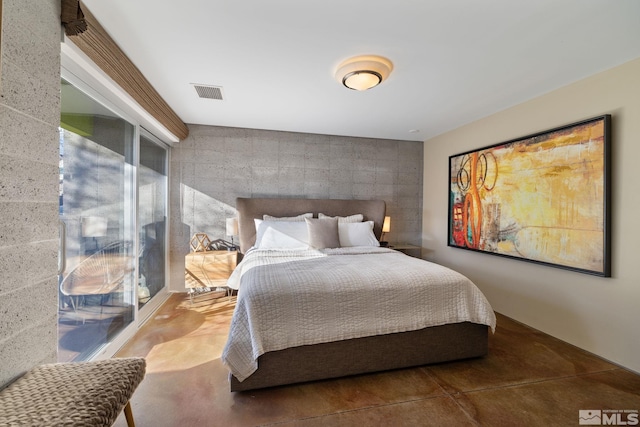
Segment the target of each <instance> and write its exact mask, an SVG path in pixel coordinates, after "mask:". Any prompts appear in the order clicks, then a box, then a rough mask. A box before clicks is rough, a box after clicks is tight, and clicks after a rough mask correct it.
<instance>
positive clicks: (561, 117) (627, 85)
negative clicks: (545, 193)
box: [423, 59, 640, 372]
mask: <svg viewBox="0 0 640 427" xmlns="http://www.w3.org/2000/svg"><path fill="white" fill-rule="evenodd" d="M505 90H508V88H505ZM602 114H611V115H612V130H613V132H612V133H613V144H612V151H613V153H612V154H613V156H612V166H613V167H612V169H613V172H612V183H613V194H612V208H611V209H612V276H613V277H611V278H601V277H596V276H591V275H588V274H581V273H575V272H571V271H567V270H562V269H558V268H553V267H545V266H540V265H537V264H533V263H528V262H524V261H519V260H514V259H506V258H501V257H498V256H493V255H489V254H482V253H474V252H471V251H465V250H462V249H456V248H449V247H447V221H448V216H447V210H448V199H447V196H448V183H447V178H448V157H449V156H450V155H452V154H458V153H461V152H465V151H467V150H471V149H476V148H481V147H484V146H487V145H491V144H495V143H499V142H504V141H508V140H511V139H514V138H518V137H521V136H526V135H529V134H532V133H536V132H539V131H544V130H546V129H551V128H554V127H558V126H562V125H565V124H570V123H573V122H576V121H579V120H582V119H587V118H591V117H595V116H599V115H602ZM424 155H425V157H424V170H425V176H424V183H425V185H424V195H423V201H424V204H423V205H424V209H423V247H424V248H425V254H426V257H427V258H428V259H430V260H433V261H435V262H438V263H441V264H444V265H447V266H449V267H452V268H454V269H456V270H458V271H460V272H462V273H463V274H466V275H467V276H468V277H469V278H471V279H472V280H473V281H474V282H475V283H476V284H477V285H478V287H480V289H481V290H482V291H483V292H484V293H485V295H486V296H487V298H488V299H489V301H490V302H491V304H492V306H493V308H494V310H495V311H497V312H499V313H502V314H505V315H506V316H509V317H511V318H513V319H516V320H518V321H520V322H523V323H525V324H527V325H530V326H532V327H534V328H536V329H539V330H541V331H543V332H546V333H548V334H550V335H552V336H555V337H557V338H560V339H562V340H564V341H566V342H569V343H571V344H574V345H576V346H578V347H581V348H583V349H585V350H588V351H590V352H592V353H595V354H597V355H599V356H601V357H603V358H605V359H608V360H610V361H612V362H614V363H617V364H619V365H622V366H624V367H627V368H629V369H632V370H634V371H636V372H640V256H639V255H640V249H639V245H640V219H638V218H639V213H640V196H639V195H638V186H639V184H640V179H639V177H638V173H639V171H640V59H636V60H634V61H631V62H628V63H626V64H623V65H621V66H619V67H616V68H613V69H611V70H608V71H605V72H602V73H600V74H597V75H595V76H592V77H589V78H587V79H584V80H581V81H579V82H576V83H574V84H571V85H569V86H565V87H563V88H560V89H558V90H556V91H553V92H551V93H548V94H546V95H543V96H540V97H538V98H536V99H533V100H531V101H528V102H525V103H523V104H520V105H517V106H515V107H512V108H509V109H507V110H505V111H502V112H500V113H497V114H494V115H492V116H489V117H486V118H484V119H481V120H478V121H476V122H474V123H471V124H468V125H465V126H463V127H460V128H458V129H455V130H453V131H451V132H448V133H446V134H443V135H440V136H438V137H435V138H432V139H430V140H428V141H426V142H425V147H424ZM499 327H500V325H498V328H499Z"/></svg>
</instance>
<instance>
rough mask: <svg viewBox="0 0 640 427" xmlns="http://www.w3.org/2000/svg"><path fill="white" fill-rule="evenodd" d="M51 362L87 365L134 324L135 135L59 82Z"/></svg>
mask: <svg viewBox="0 0 640 427" xmlns="http://www.w3.org/2000/svg"><path fill="white" fill-rule="evenodd" d="M61 99H62V107H61V109H62V113H61V118H60V127H61V129H60V221H61V225H62V230H63V233H62V236H61V248H62V250H61V252H62V253H61V255H62V257H61V263H60V264H61V265H60V267H61V268H60V276H59V307H58V308H59V317H58V337H59V338H58V341H59V346H58V348H59V351H58V360H60V361H71V360H86V359H89V358H91V357H92V356H93V355H94V354H95V353H97V352H98V351H99V350H100V349H101V348H102V347H104V346H105V345H106V344H107V343H109V342H110V341H111V340H113V338H114V337H115V336H117V335H118V334H119V333H120V332H122V331H123V330H124V329H125V328H126V327H127V326H129V325H130V324H132V322H134V320H135V302H136V295H135V293H134V291H135V270H136V262H135V258H136V241H135V233H134V230H135V221H134V219H135V217H134V215H135V205H134V200H135V199H134V196H135V193H134V189H135V167H134V158H133V153H134V142H135V138H136V129H135V126H133V125H132V124H131V123H128V122H127V121H125V120H123V119H122V118H120V117H118V116H117V115H115V114H114V113H112V112H111V111H110V110H108V109H106V108H104V107H103V106H102V105H100V104H99V103H97V102H96V101H94V100H93V99H91V98H89V97H88V96H87V95H85V94H84V93H83V92H81V91H79V90H78V89H77V88H75V87H74V86H72V85H70V84H69V83H67V82H65V81H63V82H62V96H61Z"/></svg>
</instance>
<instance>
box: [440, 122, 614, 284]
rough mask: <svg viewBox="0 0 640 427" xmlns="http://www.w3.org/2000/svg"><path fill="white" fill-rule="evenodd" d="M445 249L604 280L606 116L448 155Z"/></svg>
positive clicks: (607, 259) (607, 245) (607, 250)
mask: <svg viewBox="0 0 640 427" xmlns="http://www.w3.org/2000/svg"><path fill="white" fill-rule="evenodd" d="M448 209H449V213H448V223H449V224H448V235H447V240H448V242H447V245H448V246H449V247H454V248H460V249H465V250H471V251H476V252H481V253H487V254H491V255H498V256H503V257H507V258H512V259H518V260H523V261H528V262H533V263H537V264H541V265H548V266H552V267H559V268H564V269H568V270H572V271H576V272H580V273H587V274H592V275H597V276H602V277H611V236H610V230H611V115H609V114H606V115H602V116H598V117H594V118H591V119H587V120H583V121H580V122H576V123H572V124H568V125H564V126H560V127H557V128H554V129H550V130H545V131H542V132H538V133H535V134H532V135H528V136H524V137H521V138H516V139H512V140H510V141H506V142H500V143H497V144H493V145H490V146H487V147H482V148H479V149H476V150H471V151H467V152H464V153H460V154H455V155H451V156H449V205H448Z"/></svg>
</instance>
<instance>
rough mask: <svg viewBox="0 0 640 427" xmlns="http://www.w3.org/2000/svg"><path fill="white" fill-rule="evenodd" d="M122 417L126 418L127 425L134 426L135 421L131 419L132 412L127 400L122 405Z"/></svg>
mask: <svg viewBox="0 0 640 427" xmlns="http://www.w3.org/2000/svg"><path fill="white" fill-rule="evenodd" d="M124 417H125V418H126V419H127V425H128V426H129V427H136V423H135V422H134V421H133V412H131V402H127V404H126V405H125V407H124Z"/></svg>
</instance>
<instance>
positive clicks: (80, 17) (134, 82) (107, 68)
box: [60, 0, 189, 139]
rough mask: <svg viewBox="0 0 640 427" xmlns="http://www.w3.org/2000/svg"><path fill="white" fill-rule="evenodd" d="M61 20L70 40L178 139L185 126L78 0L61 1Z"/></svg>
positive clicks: (185, 134) (186, 130) (187, 133)
mask: <svg viewBox="0 0 640 427" xmlns="http://www.w3.org/2000/svg"><path fill="white" fill-rule="evenodd" d="M61 2H62V3H61V4H62V11H61V16H60V20H61V22H62V24H63V26H64V28H65V33H66V35H67V36H68V37H69V39H71V40H72V41H73V43H74V44H75V45H76V46H77V47H78V48H79V49H80V50H82V51H83V52H84V53H85V54H86V55H87V56H88V57H89V58H90V59H91V60H92V61H93V62H95V63H96V65H97V66H98V67H100V68H101V69H102V70H103V71H104V72H105V73H106V74H107V75H108V76H109V77H111V78H112V79H113V80H114V81H115V82H116V83H117V84H118V85H120V87H122V88H123V89H124V90H125V91H126V92H127V93H128V94H129V95H131V97H132V98H133V99H135V100H136V101H137V102H138V104H140V106H142V108H144V109H145V110H146V111H147V112H148V113H149V114H151V115H152V116H153V117H154V118H155V119H156V120H158V121H159V122H160V123H161V124H162V125H163V126H164V127H166V128H167V129H168V130H169V131H170V132H171V133H173V134H174V135H175V136H176V137H178V138H179V139H185V138H186V137H187V136H188V135H189V129H188V128H187V125H185V124H184V122H183V121H182V120H181V119H180V117H178V115H177V114H176V113H175V112H174V111H173V109H171V107H170V106H169V104H167V103H166V101H165V100H164V99H162V97H161V96H160V95H159V94H158V92H157V91H156V90H155V89H154V88H153V86H151V83H149V81H148V80H147V79H146V78H145V77H144V75H143V74H142V73H141V72H140V70H138V68H137V67H136V66H135V65H134V64H133V62H131V60H130V59H129V58H128V57H127V55H125V54H124V52H123V51H122V50H121V49H120V48H119V47H118V45H117V44H116V42H115V41H113V39H112V38H111V37H110V36H109V34H108V33H107V31H106V30H105V29H104V28H102V26H101V25H100V23H99V22H98V20H97V19H96V18H95V17H94V16H93V15H92V14H91V12H90V11H89V10H88V9H87V7H86V6H85V5H84V4H82V3H81V2H80V1H79V0H61Z"/></svg>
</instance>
